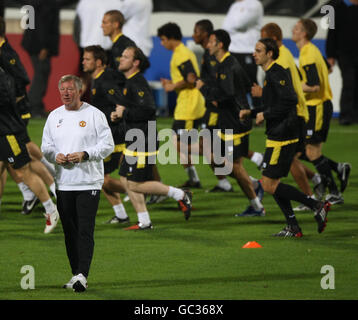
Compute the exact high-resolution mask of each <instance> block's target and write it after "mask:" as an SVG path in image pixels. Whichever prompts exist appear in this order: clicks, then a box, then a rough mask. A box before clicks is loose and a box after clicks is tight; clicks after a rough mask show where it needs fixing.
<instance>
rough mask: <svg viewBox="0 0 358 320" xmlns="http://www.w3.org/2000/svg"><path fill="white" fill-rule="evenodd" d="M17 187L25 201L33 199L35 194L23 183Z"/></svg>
mask: <svg viewBox="0 0 358 320" xmlns="http://www.w3.org/2000/svg"><path fill="white" fill-rule="evenodd" d="M17 186H18V187H19V189H20V191H21V193H22V196H23V197H24V200H25V201H30V200H32V199H33V198H34V197H35V194H34V193H33V192H32V191H31V190H30V188H29V187H28V186H27V185H26V184H25V183H24V182H20V183H18V184H17Z"/></svg>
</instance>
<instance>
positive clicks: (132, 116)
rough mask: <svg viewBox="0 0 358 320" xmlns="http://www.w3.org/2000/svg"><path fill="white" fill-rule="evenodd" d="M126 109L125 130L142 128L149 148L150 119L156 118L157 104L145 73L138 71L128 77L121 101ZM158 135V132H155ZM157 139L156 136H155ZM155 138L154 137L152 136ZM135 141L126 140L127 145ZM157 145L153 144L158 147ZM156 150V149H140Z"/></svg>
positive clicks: (124, 115) (124, 113)
mask: <svg viewBox="0 0 358 320" xmlns="http://www.w3.org/2000/svg"><path fill="white" fill-rule="evenodd" d="M120 105H123V106H124V107H125V108H126V109H125V110H124V112H123V118H122V119H123V120H124V124H125V130H126V132H128V130H130V129H140V130H141V131H142V132H143V134H144V137H145V139H146V147H145V148H146V149H147V148H148V146H147V143H148V139H149V136H148V121H155V120H156V114H155V113H156V106H155V100H154V97H153V93H152V90H151V88H150V86H149V84H148V82H147V80H146V79H145V78H144V76H143V74H142V73H140V72H138V73H135V74H133V75H132V76H130V77H129V78H127V79H126V83H125V85H124V88H123V95H122V99H121V101H120ZM155 135H156V133H155ZM154 138H155V139H156V136H155V137H154ZM151 139H153V137H151ZM132 142H133V141H129V140H128V141H126V144H127V147H128V145H130V144H132ZM156 146H157V145H155V146H152V147H153V148H156ZM140 151H155V150H140Z"/></svg>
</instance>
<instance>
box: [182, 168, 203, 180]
mask: <svg viewBox="0 0 358 320" xmlns="http://www.w3.org/2000/svg"><path fill="white" fill-rule="evenodd" d="M185 170H186V172H187V174H188V176H189V179H190V180H191V181H193V182H199V181H200V180H199V176H198V173H197V172H196V168H195V166H190V167H188V168H186V169H185Z"/></svg>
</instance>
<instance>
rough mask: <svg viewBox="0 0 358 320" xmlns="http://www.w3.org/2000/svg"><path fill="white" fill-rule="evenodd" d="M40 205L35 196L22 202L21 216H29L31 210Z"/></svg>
mask: <svg viewBox="0 0 358 320" xmlns="http://www.w3.org/2000/svg"><path fill="white" fill-rule="evenodd" d="M39 203H40V200H39V199H38V198H37V197H36V196H35V197H34V198H32V199H31V200H26V201H25V200H24V201H23V202H22V211H21V214H30V213H31V212H32V210H34V208H35V207H36V206H37V205H38V204H39Z"/></svg>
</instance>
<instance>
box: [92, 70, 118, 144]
mask: <svg viewBox="0 0 358 320" xmlns="http://www.w3.org/2000/svg"><path fill="white" fill-rule="evenodd" d="M121 81H122V80H121V79H120V78H119V74H118V72H117V71H115V70H112V69H110V68H105V69H104V71H103V72H101V73H99V74H98V75H97V77H96V78H95V79H93V81H92V87H91V104H92V105H93V106H95V107H96V108H98V109H99V110H101V111H102V112H103V113H104V114H105V115H106V118H107V121H108V124H109V127H110V128H111V130H112V134H113V139H114V142H115V143H116V144H120V143H124V136H125V129H124V124H123V121H120V122H119V123H113V122H112V121H111V112H112V111H115V109H116V104H119V103H120V101H121V97H122V90H123V87H122V83H121Z"/></svg>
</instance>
